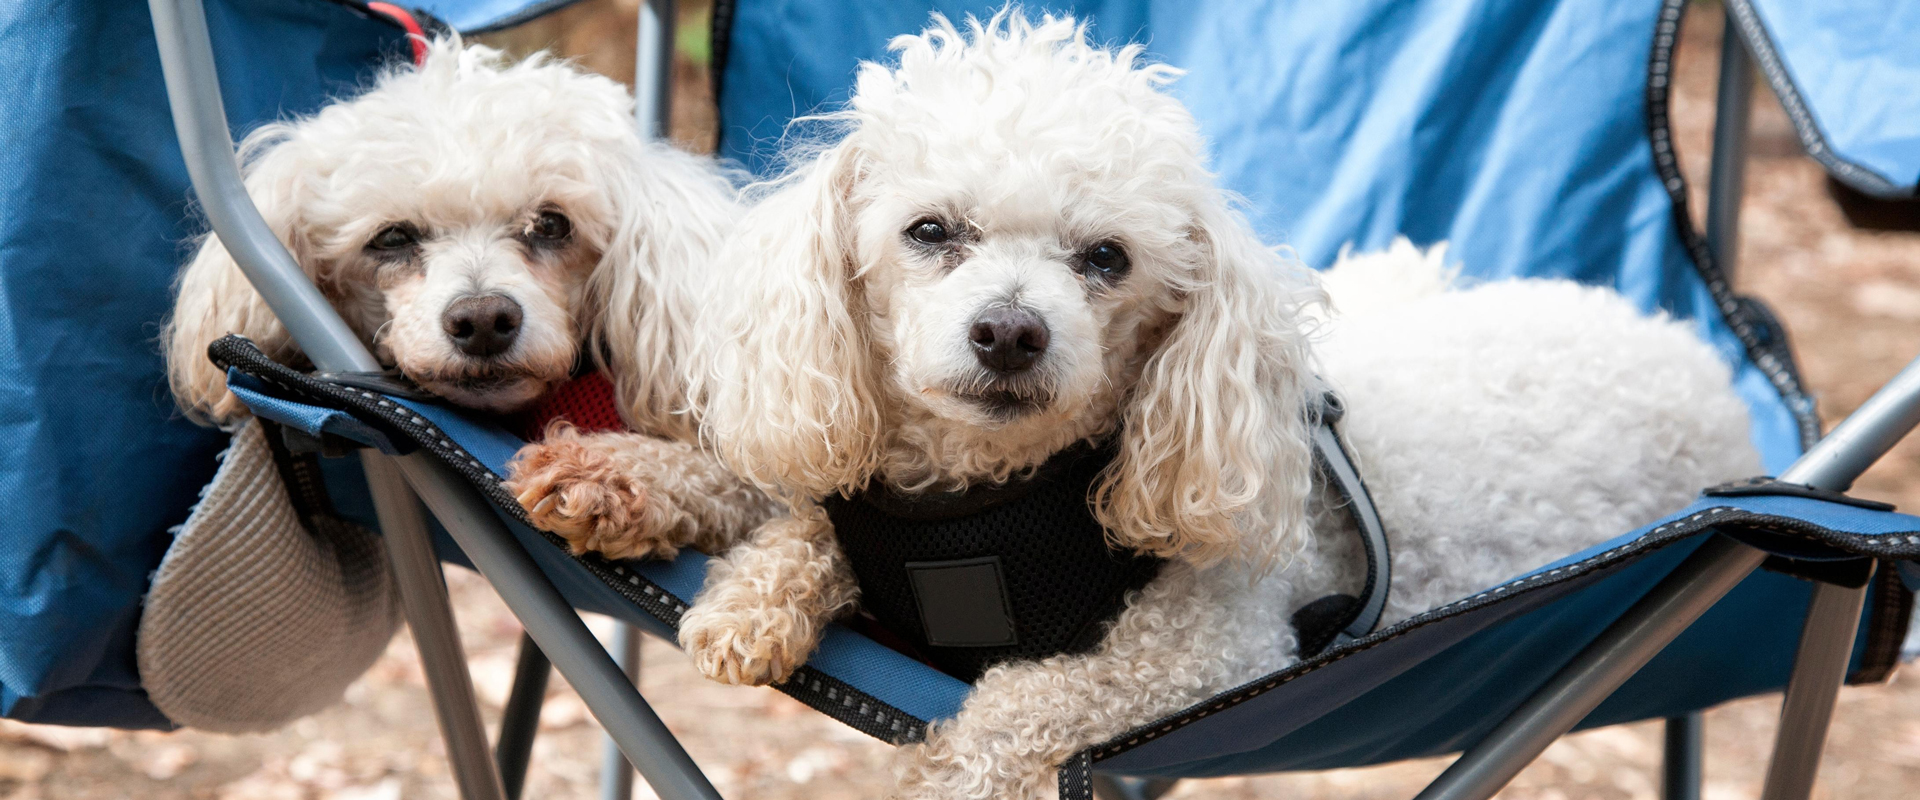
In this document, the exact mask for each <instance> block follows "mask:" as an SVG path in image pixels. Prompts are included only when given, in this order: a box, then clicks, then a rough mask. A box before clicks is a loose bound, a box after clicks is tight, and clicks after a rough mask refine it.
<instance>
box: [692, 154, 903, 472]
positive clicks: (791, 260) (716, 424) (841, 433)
mask: <svg viewBox="0 0 1920 800" xmlns="http://www.w3.org/2000/svg"><path fill="white" fill-rule="evenodd" d="M859 153H860V151H859V150H858V148H857V147H856V146H855V145H854V144H853V143H851V142H848V141H842V142H841V143H840V144H839V145H837V146H835V147H833V148H832V149H829V150H826V151H824V152H822V153H820V154H819V155H818V156H816V157H815V158H814V160H813V162H812V163H811V164H808V165H807V166H805V167H803V168H801V169H800V170H798V171H797V172H795V173H794V174H793V175H791V176H790V177H789V178H787V179H786V180H785V181H784V182H783V183H782V184H781V185H780V186H779V187H778V188H777V189H775V190H774V192H773V193H772V194H771V195H768V196H767V197H766V198H765V199H764V200H762V201H761V202H760V203H759V204H758V205H756V206H754V208H753V209H752V210H750V211H748V212H747V214H746V216H745V217H744V218H743V220H742V222H741V226H740V229H739V230H738V231H736V233H735V236H734V238H733V239H732V240H731V241H730V242H729V244H728V246H727V248H726V251H725V253H724V254H723V255H722V258H723V259H727V260H729V261H737V264H736V265H735V267H736V268H739V269H742V270H743V271H744V272H746V273H747V274H748V275H749V276H750V277H749V278H748V279H746V280H743V281H742V283H743V285H741V286H738V287H733V290H736V291H739V292H741V293H742V295H741V296H740V297H739V298H737V299H732V300H729V301H728V306H729V307H730V308H731V309H733V313H732V316H731V317H730V320H729V324H728V326H727V329H726V330H725V331H723V332H722V333H721V334H720V335H719V336H718V337H717V339H718V340H719V341H718V342H717V343H716V346H717V352H716V353H715V356H714V358H713V359H712V361H711V363H712V374H711V376H710V377H711V380H712V382H713V386H712V390H711V392H710V393H709V394H708V404H707V418H706V422H707V429H708V434H709V435H710V436H711V437H712V439H713V442H714V444H715V445H716V448H717V450H718V451H719V453H720V455H721V457H722V458H724V459H725V460H726V461H727V463H728V465H729V466H731V467H732V468H733V469H734V470H735V471H736V472H738V473H740V474H741V475H742V476H743V477H746V478H749V479H751V480H753V481H755V482H756V483H759V484H760V485H762V486H764V487H767V488H769V489H771V490H774V491H775V492H777V493H779V494H782V495H785V496H787V497H789V498H795V497H803V498H812V497H821V496H825V495H828V494H831V493H834V492H838V491H843V490H848V489H852V488H856V487H858V486H860V485H862V484H864V483H865V482H866V479H867V476H868V475H870V474H871V473H872V471H873V467H874V463H875V461H876V459H877V458H878V453H879V447H878V437H879V435H880V416H879V408H880V406H879V388H878V387H879V384H878V383H877V378H876V376H875V374H874V370H875V364H874V363H873V360H874V354H873V351H872V349H871V348H870V347H869V344H868V341H867V331H866V329H865V327H864V325H862V324H861V323H860V322H859V320H860V319H861V318H862V317H864V316H865V313H866V312H865V308H866V302H865V299H864V297H863V293H862V291H861V287H860V283H859V280H858V278H859V275H858V269H857V267H856V264H855V256H854V242H853V236H854V231H853V219H852V209H851V208H850V205H851V202H852V199H851V198H852V193H853V190H854V186H855V183H856V182H857V180H858V174H859V172H860V169H861V164H860V161H861V158H860V155H859Z"/></svg>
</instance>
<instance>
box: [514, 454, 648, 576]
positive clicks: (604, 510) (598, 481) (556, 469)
mask: <svg viewBox="0 0 1920 800" xmlns="http://www.w3.org/2000/svg"><path fill="white" fill-rule="evenodd" d="M509 471H510V472H509V475H508V477H507V480H506V486H507V490H508V491H511V492H513V494H514V498H515V499H517V500H519V501H520V505H521V506H522V507H524V508H525V509H526V510H527V517H528V518H529V519H531V520H532V521H533V524H534V526H535V527H537V528H540V529H541V530H546V531H552V532H553V533H556V534H559V535H560V537H561V538H563V539H566V540H567V545H568V546H569V547H570V548H572V550H573V552H574V554H575V555H579V554H581V553H587V552H595V553H601V554H603V555H606V556H607V557H609V558H672V557H673V556H674V555H675V554H676V553H678V552H679V551H680V548H679V545H680V544H681V543H680V542H676V541H674V540H673V538H672V537H671V535H670V534H671V533H672V531H671V530H670V529H669V526H667V525H664V524H661V518H662V517H663V514H662V513H661V509H660V508H658V506H659V504H660V502H661V498H650V497H649V496H648V492H647V490H646V487H645V486H644V485H643V484H642V483H641V481H640V480H638V479H637V478H636V477H635V476H633V475H632V474H630V473H629V472H627V471H626V470H622V469H620V467H619V465H618V463H616V462H615V460H614V459H612V458H610V457H608V456H607V455H606V454H605V453H602V452H600V451H599V450H596V449H594V448H592V447H589V446H587V445H585V444H582V443H581V439H580V438H579V437H577V436H554V437H549V440H548V441H545V442H537V443H534V444H530V445H527V446H526V447H523V448H521V450H520V452H519V453H517V454H515V455H514V457H513V461H512V463H511V464H510V465H509Z"/></svg>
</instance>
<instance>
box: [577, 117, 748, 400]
mask: <svg viewBox="0 0 1920 800" xmlns="http://www.w3.org/2000/svg"><path fill="white" fill-rule="evenodd" d="M627 150H628V153H627V155H628V159H627V160H628V161H629V162H630V163H627V164H625V165H623V166H622V168H620V169H609V170H607V172H608V173H613V174H614V178H613V184H612V185H611V186H610V187H609V190H610V192H611V194H612V200H613V203H614V205H615V206H616V209H615V211H616V213H617V214H618V215H619V219H618V224H617V226H616V228H615V230H614V232H613V237H612V240H611V241H610V242H609V243H608V244H607V247H606V252H605V254H604V255H602V256H601V259H600V263H599V265H598V266H596V267H595V268H594V272H593V275H592V277H591V278H590V279H589V281H588V285H587V298H586V307H585V309H584V310H583V311H582V316H583V317H584V318H585V319H586V320H587V325H588V330H587V337H586V341H587V343H588V345H587V346H588V348H589V350H590V352H591V353H592V355H593V357H594V358H595V360H596V362H597V363H598V365H599V366H600V367H601V368H602V369H603V370H605V371H606V372H607V373H608V374H609V375H610V376H612V377H613V378H614V381H615V385H616V386H617V388H618V391H619V397H620V406H621V408H622V409H623V410H624V412H625V413H626V415H627V421H628V423H630V424H632V425H633V426H634V427H635V428H636V429H638V430H645V431H653V432H656V433H662V434H665V433H676V434H680V435H683V436H686V437H688V438H691V437H692V435H693V433H694V430H695V427H696V423H697V419H696V418H695V417H694V415H693V414H692V413H690V412H689V408H688V402H687V396H686V381H685V380H684V378H683V376H682V375H681V374H680V369H681V367H682V365H683V364H686V363H688V360H687V358H686V352H685V351H686V350H687V348H688V347H689V343H688V342H686V341H684V336H681V335H677V334H678V332H683V331H686V330H687V329H688V326H690V325H692V324H693V321H692V318H693V317H694V315H696V314H698V313H700V311H701V310H700V309H697V308H689V307H686V306H687V305H688V301H689V300H690V299H693V298H694V297H695V292H694V290H692V289H690V288H684V285H685V284H687V283H689V282H692V281H695V280H697V279H699V277H700V276H701V275H703V274H705V272H706V271H707V270H710V269H713V258H714V255H715V254H716V253H717V252H718V251H719V249H720V247H721V245H722V243H723V242H725V240H726V236H727V233H728V232H729V231H730V230H732V228H733V224H734V221H735V218H736V217H738V216H739V203H738V199H737V193H736V192H735V191H734V189H733V186H732V185H731V184H730V183H729V182H728V180H727V178H726V177H725V176H724V175H723V174H722V173H721V172H720V171H719V170H718V169H717V168H716V167H714V166H713V165H711V164H710V163H708V162H706V161H704V160H703V159H701V158H699V157H697V156H693V155H690V154H688V153H684V152H681V151H679V150H676V149H674V148H673V147H672V146H670V145H667V144H664V143H659V142H642V141H640V140H639V137H637V136H636V137H634V141H633V142H632V143H631V147H629V148H627Z"/></svg>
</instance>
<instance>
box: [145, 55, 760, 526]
mask: <svg viewBox="0 0 1920 800" xmlns="http://www.w3.org/2000/svg"><path fill="white" fill-rule="evenodd" d="M240 150H241V155H242V158H243V159H244V161H245V164H246V183H247V189H248V192H249V193H250V194H251V195H252V197H253V199H254V202H255V203H256V204H257V205H258V206H259V207H260V211H261V213H262V215H264V216H265V217H266V219H267V222H268V224H269V225H270V226H271V227H272V228H273V230H274V232H275V233H276V234H278V235H279V237H280V239H281V241H282V242H283V243H284V244H285V245H286V246H287V247H288V249H289V251H290V252H292V254H293V256H294V258H295V260H296V261H297V262H298V263H299V264H300V266H301V268H302V269H304V270H305V271H306V272H307V274H308V276H309V277H311V278H312V279H313V280H314V282H315V283H316V284H317V285H318V286H319V287H320V290H321V291H322V292H323V293H324V294H325V295H326V296H327V297H328V299H329V300H331V301H332V303H333V304H334V306H335V307H336V308H337V309H338V310H339V311H340V313H341V315H342V316H343V317H344V318H345V319H346V321H347V324H348V325H349V326H351V327H352V328H353V330H354V331H355V332H356V333H358V334H359V335H360V337H361V338H362V339H363V340H365V341H366V343H367V344H368V346H369V347H371V348H372V349H373V350H374V352H375V354H376V355H377V356H378V357H379V358H380V360H381V361H382V363H384V364H387V365H389V366H396V367H398V368H399V369H400V370H401V371H402V372H404V373H405V374H406V375H407V376H408V377H410V378H412V379H414V380H415V381H417V382H418V383H420V384H421V385H422V386H423V387H425V388H427V389H428V390H430V391H432V392H434V393H436V394H438V395H440V396H442V397H445V398H447V399H449V400H451V401H453V402H456V403H459V404H461V405H465V406H469V407H473V408H477V409H481V410H485V411H493V412H508V411H513V410H516V409H518V408H521V407H524V406H526V405H528V404H530V403H532V402H533V401H535V400H537V399H539V398H540V397H541V396H542V395H544V394H545V393H546V392H547V390H548V389H549V388H551V387H552V386H553V385H555V384H556V383H558V382H559V381H562V380H564V379H566V377H567V376H568V373H569V372H570V371H571V369H572V367H573V366H574V364H575V362H576V360H577V359H578V358H579V357H580V356H581V355H582V353H583V351H584V353H585V354H586V355H587V356H588V357H590V358H592V359H594V361H595V362H596V366H598V367H600V368H601V369H603V370H604V371H606V372H607V374H608V375H609V377H610V378H611V379H612V380H613V382H614V384H615V387H616V389H617V392H618V394H619V401H620V407H621V412H622V415H623V416H624V418H625V420H626V422H627V423H628V425H629V426H630V427H632V428H633V430H635V431H638V432H639V433H638V434H609V435H602V436H594V435H580V434H577V433H574V432H571V431H568V432H564V433H561V434H560V435H557V436H555V437H553V438H552V440H551V441H549V442H546V443H544V444H540V445H534V446H532V447H530V448H529V449H528V450H527V451H525V452H523V453H521V454H520V456H519V457H518V458H516V460H515V461H514V462H513V463H512V465H511V468H512V471H513V480H512V481H510V483H509V485H510V487H511V488H512V489H513V490H514V491H515V492H516V494H517V495H518V496H519V497H520V498H521V500H522V502H523V503H524V504H525V505H526V506H527V509H528V513H529V514H530V516H531V517H532V518H533V520H534V522H535V523H536V524H538V525H540V526H541V527H543V528H546V529H548V530H552V531H554V532H556V533H559V534H560V535H562V536H564V537H566V538H567V539H568V541H570V542H571V543H572V544H573V546H574V547H575V549H576V550H587V549H592V550H599V551H603V552H606V553H608V554H609V555H613V556H616V557H624V556H642V555H670V554H672V553H673V552H674V551H675V550H677V549H678V548H679V547H681V546H685V545H688V544H695V545H699V546H703V547H709V548H716V549H717V548H718V547H721V546H723V545H724V543H725V541H726V537H728V536H737V535H738V533H739V532H741V531H745V530H749V529H751V528H752V526H753V525H755V524H757V523H759V522H760V521H761V520H763V519H765V518H766V516H767V513H768V510H769V507H768V503H767V500H766V498H765V497H764V496H762V495H761V494H760V493H758V492H757V491H753V490H752V489H751V488H750V487H748V486H747V485H746V484H744V483H742V482H741V481H740V480H739V479H737V478H735V477H734V476H732V475H731V474H730V473H727V472H726V471H725V470H723V469H721V468H720V467H719V466H718V465H717V464H715V463H714V462H713V460H712V459H711V458H710V457H708V456H707V455H705V454H703V453H701V452H699V450H698V449H697V448H696V447H694V446H693V442H694V438H695V430H696V428H697V424H698V421H697V418H696V417H695V415H693V414H691V413H689V409H688V403H687V397H686V391H685V382H684V381H683V380H682V377H681V363H682V361H683V360H684V358H683V352H684V351H685V350H687V349H688V348H687V338H688V331H689V330H690V329H691V328H692V327H693V326H694V321H695V320H696V319H697V317H698V316H699V304H700V303H702V302H704V298H705V297H706V296H707V295H708V294H710V293H711V292H712V291H713V287H714V286H715V284H714V283H713V281H714V278H713V275H712V274H711V272H710V271H709V270H708V269H707V267H708V265H709V264H710V263H711V261H712V258H713V255H714V252H715V251H716V250H717V249H718V248H719V245H720V242H721V241H722V239H723V238H724V237H725V235H726V233H727V231H728V230H729V229H730V228H731V227H732V224H733V222H734V219H735V217H736V216H737V215H738V208H739V205H738V198H737V195H736V192H735V191H734V189H733V186H732V183H731V181H730V178H729V176H728V175H727V174H726V173H724V172H723V171H722V170H720V169H718V168H717V167H716V166H715V165H714V163H713V162H712V161H711V160H709V159H704V158H699V157H695V156H692V155H689V154H687V153H683V152H681V151H678V150H675V149H673V148H672V147H669V146H667V145H664V144H659V143H653V142H648V141H646V140H645V139H644V137H642V136H641V135H640V134H639V133H638V131H637V130H636V128H635V124H634V120H633V100H632V98H631V97H630V96H629V95H628V93H627V91H626V90H625V89H624V88H623V87H621V86H620V85H619V84H618V83H615V82H614V81H611V80H608V79H606V78H604V77H599V76H595V75H590V74H587V73H585V72H582V71H580V70H578V69H576V68H574V67H573V66H572V65H571V64H568V63H566V62H563V61H558V60H555V59H552V58H549V57H546V56H544V55H536V56H534V57H532V58H529V59H527V60H525V61H522V62H519V63H510V62H509V61H508V59H507V58H506V57H505V56H504V54H502V53H500V52H499V51H497V50H493V49H490V48H487V47H482V46H465V45H463V44H462V43H461V42H460V41H459V40H458V39H457V38H448V39H443V40H439V41H435V42H433V43H432V44H431V45H430V47H429V49H428V53H427V58H426V60H425V62H424V63H423V64H422V65H420V66H418V67H414V66H411V65H404V66H396V67H393V68H391V69H389V70H387V71H386V72H385V73H383V74H382V75H381V76H380V77H379V78H378V79H377V80H376V81H375V82H374V84H373V85H372V86H371V87H370V88H369V89H368V90H367V91H366V92H365V93H363V94H360V95H359V96H357V97H353V98H351V99H347V100H343V101H341V102H338V103H334V104H332V105H329V106H327V107H326V108H324V109H322V110H321V111H319V112H318V113H316V114H314V115H312V116H310V117H306V118H303V119H296V120H292V121H288V122H283V123H277V124H272V125H267V126H264V127H262V128H260V129H259V130H257V131H254V132H253V133H252V134H250V135H249V136H247V138H246V139H245V141H244V142H243V143H242V144H241V147H240ZM543 213H557V214H560V215H562V216H564V217H565V218H566V219H567V220H568V221H569V225H570V227H571V232H570V233H569V234H568V235H567V236H565V237H560V238H558V239H551V238H550V239H547V240H540V239H538V238H537V237H536V236H534V235H533V228H532V226H533V224H534V222H535V220H536V219H537V218H538V217H539V216H540V215H541V214H543ZM395 225H406V226H411V228H412V229H413V230H414V231H417V232H418V243H417V244H416V245H415V246H413V247H410V248H405V249H403V250H399V251H386V252H384V253H383V252H382V251H379V250H377V249H375V248H372V247H371V244H372V241H371V240H372V239H373V238H374V237H376V236H377V235H378V234H379V233H380V232H381V231H383V230H385V229H388V228H390V227H392V226H395ZM484 295H501V296H505V297H507V298H509V299H511V300H512V301H513V302H514V304H516V305H517V306H518V307H519V308H520V309H521V310H522V312H523V313H524V318H523V320H522V324H521V327H520V330H519V332H518V335H517V337H516V338H515V340H514V342H513V345H512V347H511V348H509V349H507V350H506V351H505V352H502V353H499V354H497V355H494V356H473V355H468V354H465V353H463V352H461V350H460V349H458V348H457V347H455V346H454V343H453V341H452V339H451V338H450V332H449V331H448V330H447V329H446V322H445V319H444V315H445V313H446V311H447V309H448V307H449V305H450V304H451V303H453V302H455V301H457V300H460V299H462V298H468V297H475V296H484ZM229 333H238V334H240V335H243V336H246V337H248V338H250V339H252V340H253V341H254V342H255V343H256V344H258V345H259V346H260V347H261V349H262V350H263V351H265V352H266V353H267V354H268V355H269V356H271V357H273V358H274V359H276V360H278V361H282V362H286V363H294V364H297V363H299V362H300V361H301V360H302V357H301V355H300V353H299V352H298V350H297V348H296V347H295V346H294V343H293V342H292V341H291V340H290V339H289V338H288V336H287V333H286V330H285V329H284V328H283V327H281V325H280V323H279V321H278V320H277V319H275V318H274V316H273V313H272V312H271V311H270V310H269V309H268V308H267V306H266V303H265V302H264V301H263V300H262V299H261V298H260V296H259V294H257V293H256V292H255V291H254V290H253V286H252V284H250V283H249V282H248V281H247V280H246V277H245V276H244V275H242V274H241V272H240V269H239V267H238V266H237V265H236V264H235V263H234V261H233V259H232V258H231V257H230V256H229V255H228V254H227V251H226V248H225V247H223V246H222V245H221V243H220V241H219V239H217V238H215V237H213V236H207V237H206V238H205V239H203V240H202V241H201V243H200V245H199V252H198V253H197V254H196V255H195V257H194V259H193V261H192V262H191V263H189V264H188V265H187V267H186V268H185V269H184V270H183V271H182V274H181V276H180V280H179V297H178V300H177V301H176V304H175V307H174V312H173V314H172V318H171V321H170V322H169V323H168V325H167V328H166V331H165V333H164V334H163V338H164V339H165V346H166V351H167V361H168V376H169V380H170V382H171V384H172V386H173V391H174V395H175V397H176V398H177V400H178V403H179V406H180V408H181V409H182V410H183V411H185V413H186V414H187V415H188V416H190V417H192V418H194V419H196V420H199V421H201V422H206V423H210V424H215V425H220V426H223V427H225V426H230V425H232V424H234V423H235V422H237V421H239V420H241V419H243V418H244V417H245V415H246V409H245V408H244V407H243V406H241V405H240V403H239V402H238V401H237V400H236V399H235V398H234V397H233V395H232V394H231V393H229V392H228V391H227V388H226V376H225V375H224V374H223V373H222V372H221V371H220V370H219V369H217V368H215V367H214V365H213V364H211V363H210V362H209V361H208V360H207V355H206V351H207V345H208V344H210V343H211V342H212V341H213V340H215V339H217V338H219V337H221V336H224V335H227V334H229ZM615 473H624V474H627V475H631V476H632V477H631V479H609V478H607V476H609V475H613V474H615ZM643 484H644V485H645V489H644V490H642V489H641V486H642V485H643Z"/></svg>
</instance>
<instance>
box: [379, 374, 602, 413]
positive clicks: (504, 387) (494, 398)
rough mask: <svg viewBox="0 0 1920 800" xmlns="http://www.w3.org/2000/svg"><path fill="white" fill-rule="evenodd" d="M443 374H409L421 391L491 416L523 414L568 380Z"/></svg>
mask: <svg viewBox="0 0 1920 800" xmlns="http://www.w3.org/2000/svg"><path fill="white" fill-rule="evenodd" d="M402 372H403V373H404V372H405V370H404V369H403V370H402ZM441 375H442V374H441V373H436V374H435V376H434V377H428V376H426V375H414V374H411V373H407V377H408V378H411V379H412V380H413V382H414V383H416V384H419V385H420V388H422V389H425V390H427V391H429V392H432V393H433V394H435V395H437V396H439V397H442V398H445V399H446V400H447V401H448V402H451V403H454V404H455V405H460V406H465V407H467V408H471V409H475V410H478V411H485V412H488V413H491V414H511V413H513V412H515V411H520V410H522V409H524V408H526V407H527V406H530V405H532V404H533V403H534V401H536V400H539V399H540V398H541V397H544V396H546V394H547V392H548V391H549V390H551V389H552V388H553V387H554V385H555V384H558V383H559V382H560V381H562V380H565V378H566V376H565V375H561V376H560V377H558V378H550V377H541V376H536V375H526V374H521V373H514V372H474V373H469V374H465V375H461V376H459V377H453V378H448V377H441Z"/></svg>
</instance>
